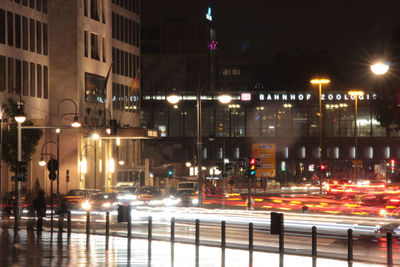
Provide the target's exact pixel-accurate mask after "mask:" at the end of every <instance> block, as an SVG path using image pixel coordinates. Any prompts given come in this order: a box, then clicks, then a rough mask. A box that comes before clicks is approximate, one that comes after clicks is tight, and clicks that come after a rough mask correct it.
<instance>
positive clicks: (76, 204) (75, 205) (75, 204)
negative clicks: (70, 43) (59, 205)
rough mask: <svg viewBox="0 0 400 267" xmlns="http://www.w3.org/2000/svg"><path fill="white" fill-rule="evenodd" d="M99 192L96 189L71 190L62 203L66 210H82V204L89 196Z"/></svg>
mask: <svg viewBox="0 0 400 267" xmlns="http://www.w3.org/2000/svg"><path fill="white" fill-rule="evenodd" d="M99 192H100V190H98V189H71V190H69V191H68V193H67V194H66V195H65V196H64V199H63V201H64V204H65V206H66V207H67V209H68V210H82V209H83V208H82V204H83V203H84V202H85V201H88V200H89V199H90V196H91V195H93V194H96V193H99Z"/></svg>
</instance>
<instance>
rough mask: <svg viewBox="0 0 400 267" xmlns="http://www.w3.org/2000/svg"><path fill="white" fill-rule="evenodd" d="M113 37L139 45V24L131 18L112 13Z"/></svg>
mask: <svg viewBox="0 0 400 267" xmlns="http://www.w3.org/2000/svg"><path fill="white" fill-rule="evenodd" d="M112 38H113V39H116V40H118V41H121V42H124V43H127V44H130V45H134V46H137V47H138V46H139V24H138V23H137V22H135V21H133V20H131V19H128V18H125V17H123V16H120V15H119V14H117V13H114V12H113V13H112Z"/></svg>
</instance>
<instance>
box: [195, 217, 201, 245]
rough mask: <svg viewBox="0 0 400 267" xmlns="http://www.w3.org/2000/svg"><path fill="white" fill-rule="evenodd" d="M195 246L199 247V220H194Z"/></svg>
mask: <svg viewBox="0 0 400 267" xmlns="http://www.w3.org/2000/svg"><path fill="white" fill-rule="evenodd" d="M195 244H196V246H199V245H200V220H199V219H196V239H195Z"/></svg>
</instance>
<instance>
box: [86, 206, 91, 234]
mask: <svg viewBox="0 0 400 267" xmlns="http://www.w3.org/2000/svg"><path fill="white" fill-rule="evenodd" d="M86 234H87V235H89V234H90V211H87V212H86Z"/></svg>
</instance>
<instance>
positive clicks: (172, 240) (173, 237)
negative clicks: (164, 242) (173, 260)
mask: <svg viewBox="0 0 400 267" xmlns="http://www.w3.org/2000/svg"><path fill="white" fill-rule="evenodd" d="M171 242H172V243H174V242H175V218H174V217H172V218H171Z"/></svg>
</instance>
